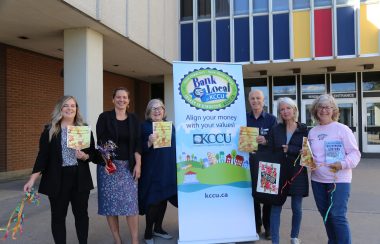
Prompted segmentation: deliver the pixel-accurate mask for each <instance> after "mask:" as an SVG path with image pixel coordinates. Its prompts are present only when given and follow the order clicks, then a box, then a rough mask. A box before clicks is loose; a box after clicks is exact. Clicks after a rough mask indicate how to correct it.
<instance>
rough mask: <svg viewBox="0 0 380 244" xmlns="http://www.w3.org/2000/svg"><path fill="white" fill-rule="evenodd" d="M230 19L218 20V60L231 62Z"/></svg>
mask: <svg viewBox="0 0 380 244" xmlns="http://www.w3.org/2000/svg"><path fill="white" fill-rule="evenodd" d="M230 50H231V47H230V19H221V20H217V21H216V61H217V62H230V61H231V55H230Z"/></svg>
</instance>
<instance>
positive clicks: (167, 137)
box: [153, 121, 172, 148]
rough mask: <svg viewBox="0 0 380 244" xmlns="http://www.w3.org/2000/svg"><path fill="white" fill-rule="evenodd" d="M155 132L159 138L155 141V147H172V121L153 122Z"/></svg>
mask: <svg viewBox="0 0 380 244" xmlns="http://www.w3.org/2000/svg"><path fill="white" fill-rule="evenodd" d="M153 133H154V134H156V135H157V140H156V141H155V142H154V143H153V148H161V147H171V145H172V122H171V121H163V122H153Z"/></svg>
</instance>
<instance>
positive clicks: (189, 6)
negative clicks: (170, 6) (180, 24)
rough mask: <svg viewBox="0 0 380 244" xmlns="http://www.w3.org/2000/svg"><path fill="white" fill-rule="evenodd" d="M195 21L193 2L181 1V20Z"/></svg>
mask: <svg viewBox="0 0 380 244" xmlns="http://www.w3.org/2000/svg"><path fill="white" fill-rule="evenodd" d="M192 19H193V0H181V20H182V21H184V20H192Z"/></svg>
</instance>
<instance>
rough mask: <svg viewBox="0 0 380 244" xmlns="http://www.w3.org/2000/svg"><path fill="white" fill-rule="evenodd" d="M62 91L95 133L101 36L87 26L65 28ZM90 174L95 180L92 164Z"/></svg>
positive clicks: (100, 92) (100, 93) (100, 104)
mask: <svg viewBox="0 0 380 244" xmlns="http://www.w3.org/2000/svg"><path fill="white" fill-rule="evenodd" d="M64 93H65V94H66V95H73V96H75V97H76V98H77V99H78V104H79V108H80V111H81V113H82V115H83V116H84V118H85V120H86V122H87V123H88V124H89V125H90V126H91V128H92V131H93V132H94V136H95V138H96V135H95V126H96V121H97V118H98V116H99V114H100V113H101V112H103V36H102V35H101V34H99V33H97V32H95V31H93V30H91V29H89V28H75V29H67V30H65V31H64ZM91 173H92V176H93V179H94V183H96V174H95V167H94V165H91Z"/></svg>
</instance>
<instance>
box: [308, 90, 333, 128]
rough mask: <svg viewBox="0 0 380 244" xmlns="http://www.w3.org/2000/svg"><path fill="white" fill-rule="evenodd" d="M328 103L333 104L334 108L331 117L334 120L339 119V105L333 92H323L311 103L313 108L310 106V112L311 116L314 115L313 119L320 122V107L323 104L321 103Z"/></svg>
mask: <svg viewBox="0 0 380 244" xmlns="http://www.w3.org/2000/svg"><path fill="white" fill-rule="evenodd" d="M326 104H329V105H331V107H332V109H333V114H332V117H331V119H332V120H333V121H338V120H339V115H340V113H339V107H338V105H337V103H336V101H335V98H334V97H333V96H332V95H331V94H323V95H320V96H319V97H317V98H316V99H315V100H314V101H313V103H312V104H311V108H310V114H311V116H312V117H313V119H314V120H315V121H317V122H319V118H318V107H319V106H321V105H326Z"/></svg>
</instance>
